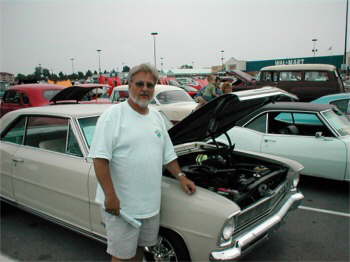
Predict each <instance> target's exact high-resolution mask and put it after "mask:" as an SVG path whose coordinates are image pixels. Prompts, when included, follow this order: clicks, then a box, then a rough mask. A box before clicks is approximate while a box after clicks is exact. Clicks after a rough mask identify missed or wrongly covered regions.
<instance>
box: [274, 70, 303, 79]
mask: <svg viewBox="0 0 350 262" xmlns="http://www.w3.org/2000/svg"><path fill="white" fill-rule="evenodd" d="M300 80H301V72H296V71H283V72H280V76H279V81H300Z"/></svg>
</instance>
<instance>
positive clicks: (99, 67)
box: [96, 49, 102, 75]
mask: <svg viewBox="0 0 350 262" xmlns="http://www.w3.org/2000/svg"><path fill="white" fill-rule="evenodd" d="M96 51H97V54H98V74H99V75H101V51H102V50H101V49H97V50H96Z"/></svg>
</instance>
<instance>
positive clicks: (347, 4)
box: [343, 0, 349, 64]
mask: <svg viewBox="0 0 350 262" xmlns="http://www.w3.org/2000/svg"><path fill="white" fill-rule="evenodd" d="M348 9H349V0H346V17H345V45H344V57H343V64H346V45H347V43H346V40H347V38H348Z"/></svg>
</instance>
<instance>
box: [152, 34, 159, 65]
mask: <svg viewBox="0 0 350 262" xmlns="http://www.w3.org/2000/svg"><path fill="white" fill-rule="evenodd" d="M151 35H152V36H153V56H154V67H155V68H157V56H156V35H158V32H152V33H151Z"/></svg>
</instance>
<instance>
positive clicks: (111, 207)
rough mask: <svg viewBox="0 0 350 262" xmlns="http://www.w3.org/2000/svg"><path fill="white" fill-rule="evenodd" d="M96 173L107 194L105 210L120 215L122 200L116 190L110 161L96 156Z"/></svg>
mask: <svg viewBox="0 0 350 262" xmlns="http://www.w3.org/2000/svg"><path fill="white" fill-rule="evenodd" d="M94 168H95V174H96V177H97V180H98V182H99V183H100V185H101V187H102V189H103V192H104V194H105V210H106V212H108V213H111V214H112V215H117V216H119V211H120V202H119V199H118V196H117V193H116V192H115V190H114V186H113V182H112V177H111V173H110V169H109V161H108V160H107V159H104V158H94Z"/></svg>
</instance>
